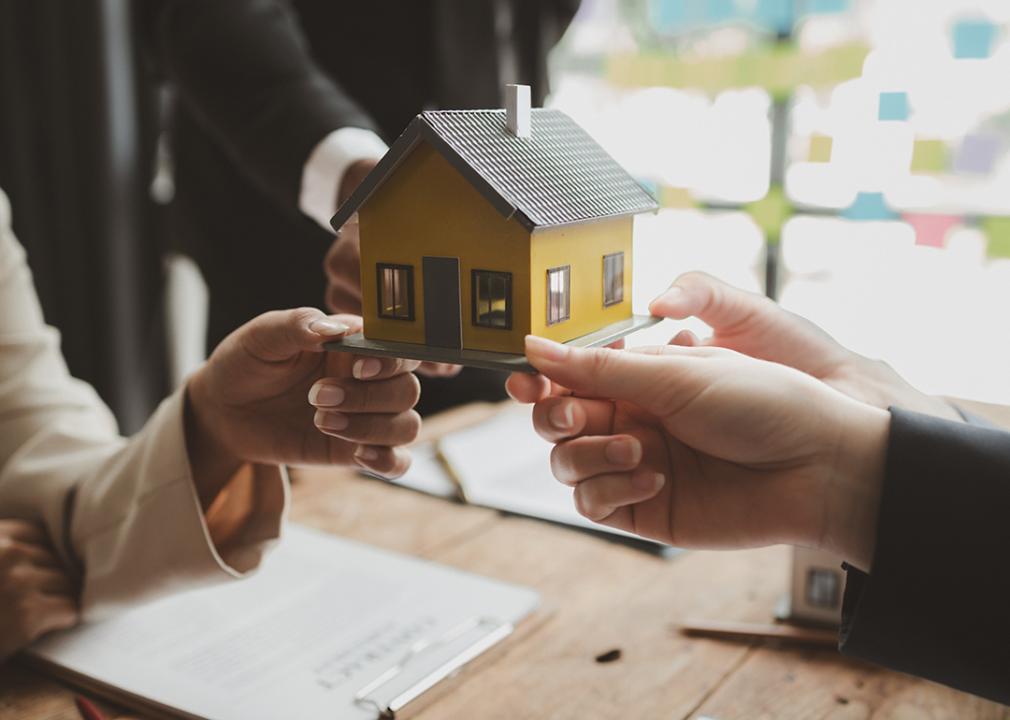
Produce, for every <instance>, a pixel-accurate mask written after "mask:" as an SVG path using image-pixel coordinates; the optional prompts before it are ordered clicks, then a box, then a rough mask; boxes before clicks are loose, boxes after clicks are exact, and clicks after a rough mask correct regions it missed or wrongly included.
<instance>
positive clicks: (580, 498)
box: [575, 484, 607, 522]
mask: <svg viewBox="0 0 1010 720" xmlns="http://www.w3.org/2000/svg"><path fill="white" fill-rule="evenodd" d="M575 509H576V510H578V511H579V514H580V515H582V516H583V517H585V518H588V519H589V520H592V521H593V522H597V521H599V520H602V519H603V518H604V517H606V515H607V514H606V512H604V509H603V508H602V507H600V505H599V503H598V501H597V498H596V493H595V492H594V487H593V486H592V485H585V484H584V485H579V486H578V487H577V488H575Z"/></svg>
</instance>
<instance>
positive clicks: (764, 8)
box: [751, 0, 796, 33]
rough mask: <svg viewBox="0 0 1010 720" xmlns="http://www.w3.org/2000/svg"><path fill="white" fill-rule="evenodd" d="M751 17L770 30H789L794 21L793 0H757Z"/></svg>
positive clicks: (782, 31)
mask: <svg viewBox="0 0 1010 720" xmlns="http://www.w3.org/2000/svg"><path fill="white" fill-rule="evenodd" d="M751 19H752V20H753V21H754V22H755V23H756V24H758V25H760V26H761V27H764V28H767V29H769V30H771V31H772V32H776V33H788V32H791V31H792V29H793V23H795V22H796V16H795V14H794V13H793V0H757V5H755V6H754V14H753V15H752V18H751Z"/></svg>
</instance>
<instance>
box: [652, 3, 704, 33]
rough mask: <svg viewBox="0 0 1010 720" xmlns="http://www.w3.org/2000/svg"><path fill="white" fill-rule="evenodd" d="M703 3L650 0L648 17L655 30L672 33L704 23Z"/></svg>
mask: <svg viewBox="0 0 1010 720" xmlns="http://www.w3.org/2000/svg"><path fill="white" fill-rule="evenodd" d="M703 10H704V7H703V3H702V2H699V1H698V0H651V2H650V3H649V11H650V12H649V17H650V20H651V21H652V25H653V27H654V28H655V29H656V30H659V31H660V32H665V33H674V32H678V31H681V30H685V29H688V28H691V27H695V26H697V25H698V24H700V23H701V22H703V21H704V19H705V18H704V15H703Z"/></svg>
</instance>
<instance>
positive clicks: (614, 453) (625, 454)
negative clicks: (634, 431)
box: [603, 438, 642, 465]
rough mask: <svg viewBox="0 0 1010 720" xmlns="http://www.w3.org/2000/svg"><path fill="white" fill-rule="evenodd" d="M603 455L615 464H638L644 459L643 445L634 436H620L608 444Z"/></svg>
mask: <svg viewBox="0 0 1010 720" xmlns="http://www.w3.org/2000/svg"><path fill="white" fill-rule="evenodd" d="M603 455H604V457H606V458H607V460H608V461H610V462H612V463H614V464H615V465H637V464H638V463H639V461H640V460H641V459H642V445H641V443H639V442H638V440H635V439H633V438H618V439H617V440H613V441H611V442H610V443H608V444H607V447H606V449H604V451H603Z"/></svg>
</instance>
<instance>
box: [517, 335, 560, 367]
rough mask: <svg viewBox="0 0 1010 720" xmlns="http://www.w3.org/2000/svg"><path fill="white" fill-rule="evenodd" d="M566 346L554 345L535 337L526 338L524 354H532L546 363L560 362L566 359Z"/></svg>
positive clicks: (551, 342)
mask: <svg viewBox="0 0 1010 720" xmlns="http://www.w3.org/2000/svg"><path fill="white" fill-rule="evenodd" d="M568 351H569V348H568V346H567V345H562V344H561V343H556V342H554V341H553V340H548V339H547V338H542V337H538V336H537V335H527V336H526V354H527V355H529V354H531V353H532V354H533V355H536V356H538V357H540V358H541V359H543V360H547V361H548V362H561V361H562V360H564V359H565V358H566V357H568Z"/></svg>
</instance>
